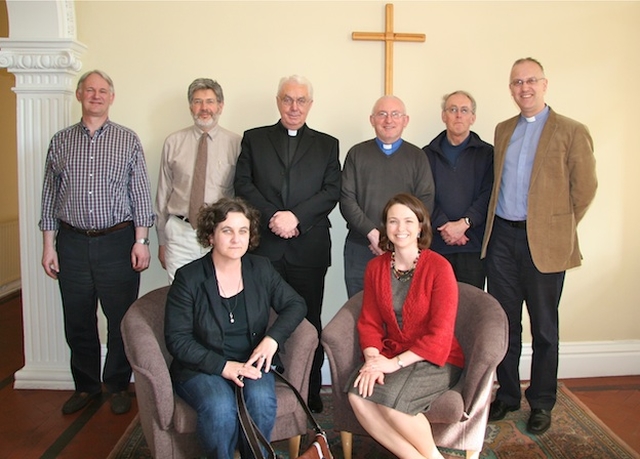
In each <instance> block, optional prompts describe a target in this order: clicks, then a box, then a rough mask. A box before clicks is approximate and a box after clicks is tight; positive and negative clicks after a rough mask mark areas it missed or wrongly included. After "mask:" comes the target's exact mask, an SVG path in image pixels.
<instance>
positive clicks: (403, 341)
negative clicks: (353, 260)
mask: <svg viewBox="0 0 640 459" xmlns="http://www.w3.org/2000/svg"><path fill="white" fill-rule="evenodd" d="M382 222H383V223H384V225H383V227H382V228H381V230H380V248H381V249H382V250H384V251H385V253H384V254H383V255H380V256H378V257H376V258H374V259H373V260H371V261H370V262H369V264H368V265H367V270H366V273H365V281H364V297H363V304H362V312H361V314H360V318H359V319H358V333H359V334H360V347H361V348H362V353H363V355H364V364H363V365H362V367H361V368H359V369H358V370H356V371H354V374H353V376H352V378H351V381H352V383H351V384H350V385H349V402H350V403H351V406H352V407H353V411H354V412H355V414H356V416H357V418H358V420H359V421H360V424H362V426H363V427H364V428H365V429H366V430H367V432H369V434H370V435H371V436H372V437H373V438H375V439H376V440H377V441H378V442H379V443H380V444H382V445H383V446H384V447H385V448H387V449H388V450H389V451H391V452H392V453H394V454H395V455H396V456H397V457H400V458H402V459H410V458H430V459H431V458H442V457H443V456H442V455H441V454H440V452H439V451H438V448H437V447H436V445H435V443H434V440H433V435H432V433H431V425H430V424H429V421H428V420H427V418H426V417H425V416H424V415H423V414H422V412H424V411H426V410H428V408H429V406H430V405H431V402H432V401H433V400H435V399H436V398H437V397H438V396H439V395H440V394H441V393H443V392H444V391H446V390H448V389H449V388H450V387H452V386H453V385H454V384H455V383H456V382H457V380H458V378H459V377H460V373H461V371H462V367H463V365H464V356H463V355H462V349H461V348H460V345H459V344H458V341H457V340H456V338H455V336H454V334H453V331H454V325H455V319H456V313H457V310H458V285H457V283H456V279H455V276H454V274H453V270H452V268H451V265H450V264H449V262H448V261H447V260H446V259H444V258H443V257H442V256H440V255H438V254H437V253H435V252H433V251H431V250H429V245H430V243H431V238H432V232H431V223H430V222H429V214H428V212H427V210H426V208H425V207H424V205H423V204H422V202H421V201H420V200H419V199H418V198H416V197H415V196H412V195H410V194H406V193H402V194H398V195H396V196H394V197H393V198H391V200H390V201H389V202H388V203H387V205H386V206H385V208H384V211H383V214H382Z"/></svg>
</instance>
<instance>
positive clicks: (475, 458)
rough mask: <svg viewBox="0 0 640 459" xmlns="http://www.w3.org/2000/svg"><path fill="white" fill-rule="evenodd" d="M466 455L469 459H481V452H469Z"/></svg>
mask: <svg viewBox="0 0 640 459" xmlns="http://www.w3.org/2000/svg"><path fill="white" fill-rule="evenodd" d="M466 453H467V455H466V458H467V459H480V451H471V450H467V451H466Z"/></svg>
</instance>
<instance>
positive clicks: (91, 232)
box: [85, 229, 102, 237]
mask: <svg viewBox="0 0 640 459" xmlns="http://www.w3.org/2000/svg"><path fill="white" fill-rule="evenodd" d="M101 232H102V231H101V230H96V229H90V230H86V231H85V234H86V235H87V236H89V237H93V236H98V235H99V234H100V233H101Z"/></svg>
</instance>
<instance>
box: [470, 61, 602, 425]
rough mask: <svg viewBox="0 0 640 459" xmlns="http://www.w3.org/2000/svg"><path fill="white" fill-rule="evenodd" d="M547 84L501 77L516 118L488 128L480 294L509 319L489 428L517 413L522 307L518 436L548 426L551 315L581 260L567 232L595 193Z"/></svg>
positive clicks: (583, 137) (577, 133)
mask: <svg viewBox="0 0 640 459" xmlns="http://www.w3.org/2000/svg"><path fill="white" fill-rule="evenodd" d="M547 84H548V81H547V78H546V77H545V74H544V69H543V68H542V65H541V64H540V63H539V62H538V61H537V60H535V59H533V58H530V57H529V58H525V59H519V60H517V61H516V62H515V63H514V64H513V67H512V69H511V77H510V80H509V87H510V90H511V96H512V97H513V100H514V101H515V102H516V104H517V105H518V107H520V114H519V115H517V116H515V117H513V118H511V119H508V120H506V121H504V122H502V123H500V124H498V126H496V132H495V159H494V163H495V167H494V172H495V181H494V185H493V190H492V193H491V199H490V201H489V210H488V214H487V226H486V231H485V237H484V241H483V247H482V254H483V256H485V255H486V258H487V264H486V266H487V288H488V291H489V293H491V294H492V295H493V296H494V297H495V298H496V299H497V300H498V301H499V302H500V304H501V305H502V307H503V308H504V310H505V312H506V313H507V317H508V319H509V348H508V350H507V355H506V356H505V358H504V360H503V361H502V363H500V365H499V366H498V382H499V384H500V387H499V389H498V391H497V394H496V398H495V400H494V402H493V403H492V404H491V409H490V412H489V420H490V421H497V420H499V419H502V418H504V416H505V415H506V414H507V413H508V412H510V411H515V410H518V409H519V408H520V398H521V392H520V374H519V371H518V366H519V363H520V353H521V349H522V324H521V321H522V305H523V302H526V303H527V310H528V312H529V318H530V319H531V334H532V335H533V343H532V344H533V357H532V362H531V382H530V384H529V387H528V388H527V390H526V391H525V396H526V398H527V400H528V402H529V406H530V407H531V415H530V417H529V422H528V423H527V430H528V431H529V432H530V433H532V434H542V433H544V432H545V431H546V430H547V429H548V428H549V427H550V426H551V410H552V409H553V406H554V405H555V402H556V390H557V378H558V346H559V337H558V334H559V330H558V306H559V303H560V295H561V294H562V287H563V284H564V277H565V271H566V270H567V269H570V268H573V267H575V266H579V265H580V264H581V260H582V255H581V254H580V247H579V245H578V234H577V225H578V223H579V222H580V220H582V218H583V217H584V215H585V213H586V211H587V209H588V207H589V205H590V204H591V201H592V200H593V198H594V196H595V193H596V188H597V179H596V170H595V157H594V154H593V141H592V140H591V136H590V135H589V130H588V129H587V127H586V126H584V125H583V124H580V123H578V122H577V121H574V120H572V119H570V118H567V117H565V116H562V115H559V114H558V113H556V112H555V111H554V110H552V109H551V108H550V107H549V106H548V105H547V104H546V103H545V100H544V96H545V93H546V90H547Z"/></svg>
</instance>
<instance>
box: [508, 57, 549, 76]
mask: <svg viewBox="0 0 640 459" xmlns="http://www.w3.org/2000/svg"><path fill="white" fill-rule="evenodd" d="M525 62H531V63H533V64H536V65H537V66H538V67H540V70H542V74H543V75H544V67H543V66H542V64H541V63H540V61H539V60H538V59H534V58H533V57H523V58H520V59H518V60H517V61H515V62H514V63H513V65H512V66H511V68H514V67H515V66H516V65H518V64H524V63H525Z"/></svg>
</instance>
